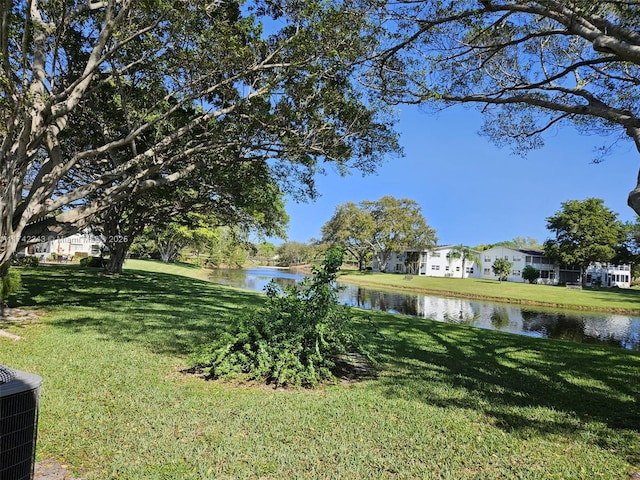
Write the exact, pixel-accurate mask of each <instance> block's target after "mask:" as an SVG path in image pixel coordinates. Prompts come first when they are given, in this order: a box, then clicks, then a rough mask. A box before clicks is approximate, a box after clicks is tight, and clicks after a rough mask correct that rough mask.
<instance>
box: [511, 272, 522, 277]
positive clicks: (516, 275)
mask: <svg viewBox="0 0 640 480" xmlns="http://www.w3.org/2000/svg"><path fill="white" fill-rule="evenodd" d="M511 275H513V276H514V277H519V276H520V270H514V271H512V272H511Z"/></svg>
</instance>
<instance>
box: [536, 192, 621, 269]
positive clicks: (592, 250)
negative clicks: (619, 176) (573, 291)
mask: <svg viewBox="0 0 640 480" xmlns="http://www.w3.org/2000/svg"><path fill="white" fill-rule="evenodd" d="M547 228H548V229H549V230H550V231H551V232H553V233H554V234H555V238H554V239H549V240H547V241H546V242H545V243H544V250H545V254H546V255H547V256H548V257H549V258H551V259H552V260H554V261H555V262H556V263H559V264H564V265H575V266H578V267H580V269H581V270H582V272H584V271H585V270H586V268H587V267H588V266H589V265H590V264H591V263H593V262H609V261H611V260H612V259H613V258H614V257H615V256H616V252H617V247H618V246H619V245H620V243H621V241H622V239H623V234H624V229H623V225H622V223H621V222H620V221H619V220H618V215H617V214H616V213H614V212H612V211H611V210H610V209H609V208H607V207H606V206H605V205H604V201H603V200H602V199H600V198H587V199H586V200H569V201H567V202H563V203H562V209H561V210H560V211H558V212H556V213H555V214H554V215H552V216H551V217H548V218H547ZM584 280H585V279H584V277H583V281H584Z"/></svg>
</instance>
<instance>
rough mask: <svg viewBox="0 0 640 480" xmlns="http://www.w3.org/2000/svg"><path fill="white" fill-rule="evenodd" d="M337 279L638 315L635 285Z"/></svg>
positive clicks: (366, 275) (368, 276) (349, 275)
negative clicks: (576, 286)
mask: <svg viewBox="0 0 640 480" xmlns="http://www.w3.org/2000/svg"><path fill="white" fill-rule="evenodd" d="M340 281H341V282H346V283H356V284H360V285H369V286H374V287H377V288H388V289H401V290H411V291H416V292H421V291H422V292H439V293H441V294H444V295H455V296H463V297H467V298H482V299H487V300H495V301H507V302H511V303H524V304H538V305H543V306H547V307H564V308H572V309H589V310H604V311H625V312H630V313H634V314H637V315H640V290H636V289H617V288H616V289H613V288H601V289H584V290H575V289H568V288H566V287H560V286H551V285H531V284H529V283H516V282H498V281H496V280H485V279H477V278H465V279H461V278H444V277H426V276H425V277H423V276H417V275H413V276H405V275H398V274H393V273H377V272H376V273H373V272H357V271H349V272H345V273H344V274H343V275H341V276H340Z"/></svg>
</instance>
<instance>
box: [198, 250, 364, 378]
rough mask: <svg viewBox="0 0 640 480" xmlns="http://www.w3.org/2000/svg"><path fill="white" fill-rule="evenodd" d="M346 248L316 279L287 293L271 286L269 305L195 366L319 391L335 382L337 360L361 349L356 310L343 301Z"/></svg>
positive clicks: (329, 258) (247, 316)
mask: <svg viewBox="0 0 640 480" xmlns="http://www.w3.org/2000/svg"><path fill="white" fill-rule="evenodd" d="M342 256H343V252H342V250H339V249H336V248H333V249H330V250H329V251H328V252H327V253H326V257H325V260H324V262H323V265H322V266H319V267H314V268H313V275H312V276H311V278H306V279H305V280H303V281H302V282H301V283H300V284H297V285H293V286H289V287H286V288H285V289H284V291H282V290H281V289H280V287H279V286H278V285H276V284H275V283H273V282H271V283H270V284H269V285H267V287H266V292H267V301H266V304H265V305H264V307H262V308H259V309H255V310H253V311H249V312H246V313H244V314H240V316H239V317H238V318H233V319H231V321H232V322H233V324H234V325H235V327H234V329H233V331H232V332H230V333H225V334H223V335H221V337H220V338H219V339H218V340H217V341H215V342H213V343H211V344H209V345H207V346H205V347H203V348H202V349H201V351H200V352H199V353H197V354H196V355H195V356H194V357H193V359H192V360H193V365H194V366H196V367H199V368H201V369H203V370H204V371H205V372H207V373H209V374H210V375H211V376H212V377H214V378H225V377H226V378H229V377H231V378H240V379H248V380H261V381H265V382H267V383H272V384H274V385H275V386H285V385H292V386H306V387H313V386H316V385H318V384H319V383H321V382H323V381H325V380H331V379H333V378H334V374H333V369H334V368H335V365H336V363H335V362H336V359H337V358H338V357H339V356H340V355H342V354H346V353H349V352H351V351H353V350H361V348H360V347H359V346H358V342H357V336H356V334H355V333H354V329H353V327H352V322H351V319H352V314H351V309H350V308H349V307H347V306H345V305H341V304H339V303H338V295H337V292H338V287H336V286H335V279H336V273H337V271H338V269H339V268H340V265H341V264H342Z"/></svg>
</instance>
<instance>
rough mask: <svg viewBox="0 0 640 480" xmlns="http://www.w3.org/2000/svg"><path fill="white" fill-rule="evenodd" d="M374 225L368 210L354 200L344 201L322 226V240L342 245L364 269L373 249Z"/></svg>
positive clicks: (360, 268)
mask: <svg viewBox="0 0 640 480" xmlns="http://www.w3.org/2000/svg"><path fill="white" fill-rule="evenodd" d="M374 227H375V225H374V222H373V218H372V217H371V215H369V213H368V212H367V211H365V210H364V209H363V208H361V207H359V206H358V205H356V204H355V203H354V202H347V203H343V204H342V205H338V206H337V207H336V211H335V212H334V214H333V216H332V217H331V218H330V219H329V221H328V222H327V223H325V224H324V225H323V226H322V242H325V243H328V244H330V245H341V246H342V247H343V248H344V249H345V251H347V252H349V253H350V254H351V255H353V256H354V257H355V258H356V259H357V260H358V270H362V269H363V268H364V265H365V262H366V259H367V257H368V256H369V255H370V254H371V251H372V248H371V237H372V236H373V230H374Z"/></svg>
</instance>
